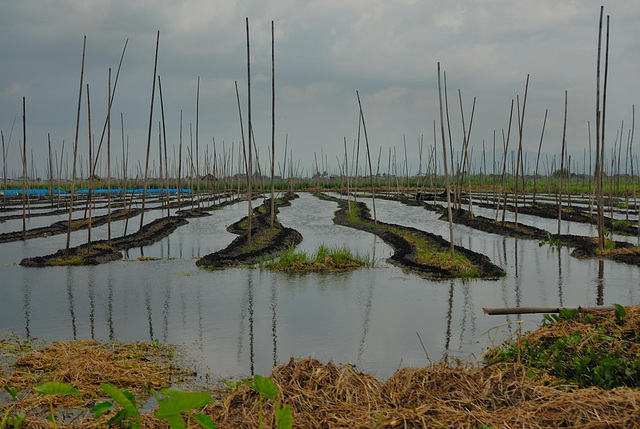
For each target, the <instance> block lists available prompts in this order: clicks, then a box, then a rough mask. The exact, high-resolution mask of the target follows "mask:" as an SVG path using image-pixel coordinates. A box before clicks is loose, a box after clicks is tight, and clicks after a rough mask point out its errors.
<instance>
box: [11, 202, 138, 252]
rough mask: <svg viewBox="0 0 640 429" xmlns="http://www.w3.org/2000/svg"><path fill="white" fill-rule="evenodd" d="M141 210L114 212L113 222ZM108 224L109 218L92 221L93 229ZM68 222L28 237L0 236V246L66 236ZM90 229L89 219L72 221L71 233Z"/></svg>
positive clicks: (31, 231) (36, 230)
mask: <svg viewBox="0 0 640 429" xmlns="http://www.w3.org/2000/svg"><path fill="white" fill-rule="evenodd" d="M140 211H141V210H140V209H131V210H126V209H121V210H114V211H113V212H112V213H111V221H112V222H114V221H118V220H122V219H126V218H128V217H133V216H137V215H139V214H140ZM107 222H108V216H107V215H103V216H96V217H93V218H92V219H91V227H92V228H94V227H98V226H101V225H104V224H106V223H107ZM67 225H68V222H67V221H66V220H61V221H58V222H54V223H52V224H51V225H49V226H43V227H40V228H33V229H29V230H27V231H26V236H23V235H22V231H12V232H6V233H4V234H0V244H2V243H10V242H12V241H20V240H28V239H30V238H41V237H48V236H51V235H58V234H66V233H67ZM88 227H89V219H76V220H72V221H71V231H79V230H81V229H87V228H88Z"/></svg>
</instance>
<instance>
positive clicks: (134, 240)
mask: <svg viewBox="0 0 640 429" xmlns="http://www.w3.org/2000/svg"><path fill="white" fill-rule="evenodd" d="M187 223H188V221H187V220H186V219H185V218H184V217H182V216H172V217H170V218H166V217H165V218H161V219H156V220H154V221H153V222H150V223H148V224H146V225H144V226H143V227H142V229H141V230H139V231H137V232H134V233H132V234H128V235H125V236H124V237H117V238H113V239H111V245H109V244H108V242H107V240H98V241H94V242H93V243H91V244H82V245H80V246H76V247H73V248H70V249H69V257H68V258H67V257H66V256H65V249H60V250H58V251H57V252H55V253H52V254H50V255H46V256H36V257H33V258H25V259H23V260H22V261H20V265H22V266H23V267H47V266H52V265H98V264H103V263H106V262H111V261H117V260H120V259H122V253H120V251H121V250H128V249H131V248H134V247H143V246H148V245H150V244H153V243H155V242H156V241H158V240H160V239H162V238H164V237H166V236H168V235H169V234H171V233H172V232H173V231H175V230H176V228H178V227H179V226H182V225H186V224H187Z"/></svg>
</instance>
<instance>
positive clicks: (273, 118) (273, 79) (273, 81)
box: [270, 21, 276, 228]
mask: <svg viewBox="0 0 640 429" xmlns="http://www.w3.org/2000/svg"><path fill="white" fill-rule="evenodd" d="M274 40H275V38H274V31H273V21H271V219H270V220H271V228H273V223H274V221H275V211H276V198H275V190H276V179H275V174H274V173H275V171H274V169H275V162H276V60H275V42H274Z"/></svg>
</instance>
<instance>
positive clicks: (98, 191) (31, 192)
mask: <svg viewBox="0 0 640 429" xmlns="http://www.w3.org/2000/svg"><path fill="white" fill-rule="evenodd" d="M91 192H92V193H93V194H106V193H107V192H108V190H107V189H94V190H92V191H91ZM121 192H122V190H121V189H112V190H111V193H112V194H119V193H121ZM180 192H181V193H183V194H190V193H192V192H193V191H191V190H190V189H182V190H181V191H180ZM76 193H78V194H88V193H89V190H87V189H80V190H78V191H76ZM126 193H127V194H142V188H138V189H127V190H126ZM161 193H162V194H166V193H167V190H166V189H147V194H161ZM169 193H170V194H177V193H178V190H177V189H175V188H174V189H171V188H170V189H169ZM6 194H7V195H10V196H11V195H22V189H9V190H7V192H6ZM48 194H49V190H48V189H29V195H48ZM53 194H54V195H58V190H57V189H54V190H53ZM65 194H68V192H67V191H60V195H65Z"/></svg>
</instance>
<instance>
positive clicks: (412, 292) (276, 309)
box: [0, 194, 640, 378]
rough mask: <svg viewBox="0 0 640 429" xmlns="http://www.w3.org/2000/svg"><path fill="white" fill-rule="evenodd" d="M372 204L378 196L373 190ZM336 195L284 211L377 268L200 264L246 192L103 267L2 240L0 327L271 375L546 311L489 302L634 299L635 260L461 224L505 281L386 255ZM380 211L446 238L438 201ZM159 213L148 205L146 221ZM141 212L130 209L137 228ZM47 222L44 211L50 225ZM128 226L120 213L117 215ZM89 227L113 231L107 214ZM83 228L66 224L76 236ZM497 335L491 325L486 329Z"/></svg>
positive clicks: (388, 362) (455, 340)
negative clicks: (292, 362)
mask: <svg viewBox="0 0 640 429" xmlns="http://www.w3.org/2000/svg"><path fill="white" fill-rule="evenodd" d="M364 201H366V202H367V203H368V204H371V200H370V199H368V200H367V199H365V200H364ZM336 208H337V205H336V204H335V203H333V202H327V201H320V200H318V199H316V198H314V197H312V196H311V195H308V194H301V197H300V198H299V199H297V200H294V201H293V202H292V206H291V207H284V208H282V209H281V213H280V215H279V217H280V219H281V222H282V223H283V224H284V225H287V226H291V227H293V228H296V229H298V230H299V231H300V232H301V233H302V234H303V236H304V240H303V242H302V243H301V244H300V246H299V248H300V249H302V250H305V251H307V252H313V251H315V250H316V249H317V246H318V245H319V244H325V245H328V246H342V245H346V246H348V247H349V248H350V249H351V250H352V251H354V252H360V253H368V254H369V255H371V256H372V257H375V258H376V260H378V261H379V262H378V264H377V267H376V268H370V269H363V270H359V271H355V272H350V273H341V274H306V275H289V274H283V273H272V272H268V271H262V270H259V269H228V270H222V271H206V270H201V269H199V268H197V267H196V266H195V260H196V259H197V258H198V257H201V256H203V255H205V254H207V253H210V252H214V251H217V250H220V249H222V248H224V247H226V246H227V245H228V244H229V243H230V242H231V240H233V239H234V238H235V235H233V234H230V233H228V232H227V231H226V229H225V227H226V225H229V224H231V223H233V222H234V221H236V220H238V219H240V218H241V217H242V216H244V215H245V214H246V209H247V207H246V203H238V204H234V205H232V206H229V207H227V208H225V209H223V210H219V211H215V212H213V214H212V216H209V217H204V218H198V219H190V220H189V224H188V225H185V226H182V227H180V228H178V229H177V230H176V231H175V232H174V233H173V234H171V235H170V236H169V237H167V238H165V239H163V240H161V241H159V242H158V243H155V244H153V245H151V246H147V247H144V248H142V249H131V250H130V251H129V252H128V255H127V256H128V258H130V259H135V258H137V257H139V256H142V255H144V256H150V257H157V258H161V259H159V260H152V261H144V262H142V261H135V260H134V261H118V262H114V263H110V264H105V265H101V266H96V267H70V268H68V267H55V268H41V269H34V268H28V269H27V268H22V267H20V266H18V265H15V264H16V263H17V262H19V261H20V260H21V259H22V258H23V257H27V256H35V255H44V254H48V253H52V252H54V251H56V250H57V249H59V248H62V247H63V246H64V243H65V240H66V238H65V237H64V236H54V237H49V238H41V239H34V240H28V241H27V242H25V243H22V242H19V243H7V244H2V245H0V329H1V330H7V331H13V332H16V333H18V334H21V335H24V336H28V337H37V338H41V339H45V340H68V339H89V338H95V339H98V340H102V341H109V340H124V341H133V340H141V341H151V340H155V339H158V340H160V341H162V342H163V343H173V344H179V345H183V346H185V347H186V350H187V352H188V353H189V354H190V355H191V356H192V357H193V358H194V359H193V363H192V365H193V366H195V367H196V368H195V369H197V370H198V371H199V372H200V373H201V374H204V373H208V374H210V375H212V376H214V377H218V376H221V377H234V376H240V375H243V376H244V375H248V374H251V373H259V374H267V373H268V372H269V371H270V369H271V368H272V367H273V365H274V364H276V363H277V362H280V361H286V360H288V359H289V358H290V357H291V356H295V357H303V356H315V357H317V358H319V359H321V360H322V361H329V360H333V361H334V362H351V363H355V364H358V365H359V366H360V367H361V368H362V369H364V370H365V371H368V372H372V373H374V374H375V375H376V376H378V377H380V378H385V377H388V376H389V375H390V374H391V373H393V372H394V371H395V370H396V369H397V368H398V367H402V366H410V365H425V364H426V363H428V360H427V357H426V356H425V353H424V351H423V349H422V345H421V344H420V341H419V339H418V336H417V335H416V333H419V334H420V337H421V338H422V341H423V342H424V346H425V348H426V350H427V352H428V355H429V358H430V359H431V360H438V359H441V358H442V357H443V356H445V355H450V356H456V357H460V358H463V359H469V360H474V359H475V358H476V357H478V356H479V355H480V354H481V353H482V352H483V350H485V349H486V348H487V347H488V346H489V345H490V344H491V340H490V337H489V335H488V334H487V332H488V331H489V330H491V329H492V328H493V327H496V326H497V325H500V324H503V323H505V322H510V323H511V325H508V326H506V327H503V328H500V329H499V330H498V339H501V338H506V337H508V336H509V335H510V334H511V333H512V332H513V331H514V330H515V329H516V323H518V322H520V321H522V323H523V324H524V327H525V328H526V329H534V328H535V327H537V326H538V324H539V321H540V320H541V318H542V316H541V315H532V316H526V317H523V318H522V319H519V318H517V317H515V316H511V317H506V316H486V315H484V314H483V312H482V307H503V306H534V305H545V306H546V305H549V306H556V305H587V304H588V305H595V304H611V303H614V302H618V303H622V304H638V303H640V269H638V268H637V267H634V266H629V265H625V264H617V263H614V262H610V261H599V260H595V259H593V260H578V259H576V258H573V257H571V256H570V254H569V253H570V252H569V250H568V249H566V248H562V249H560V250H558V249H555V248H551V247H549V246H547V245H544V246H541V247H540V246H539V245H538V242H537V241H527V240H517V239H513V238H505V237H502V236H498V235H494V234H487V233H483V232H479V231H476V230H472V229H469V228H466V227H461V226H456V227H455V231H454V234H455V240H454V241H455V243H456V244H459V245H462V246H465V247H468V248H471V249H472V250H475V251H477V252H482V253H484V254H486V255H487V256H488V257H489V258H491V260H492V261H493V262H494V263H496V264H498V265H500V266H502V267H503V268H504V269H505V270H506V271H507V276H506V277H505V278H503V279H500V280H497V281H496V280H493V281H489V280H470V281H466V282H463V281H460V280H456V281H430V280H425V279H423V278H421V277H418V276H416V275H413V274H406V273H404V272H403V271H402V270H400V269H398V268H396V267H394V266H392V265H389V264H387V263H385V262H384V259H385V258H386V257H388V256H389V255H390V254H391V249H390V248H389V246H387V245H386V244H385V243H383V242H381V241H380V239H378V238H376V237H374V236H372V235H370V234H367V233H364V232H361V231H357V230H353V229H349V228H345V227H342V226H338V225H334V224H333V222H332V218H333V213H334V211H335V210H336ZM376 209H377V214H378V217H379V219H381V220H383V221H385V222H394V223H398V224H401V225H407V226H414V227H417V228H420V229H424V230H427V231H430V232H433V233H436V234H439V235H442V236H444V237H445V238H448V234H449V232H448V224H447V223H446V222H443V221H440V220H438V219H437V216H436V215H435V214H434V213H431V212H429V211H427V210H424V209H422V208H420V207H409V206H405V205H402V204H400V203H397V202H392V201H382V200H377V201H376ZM159 216H161V214H160V213H159V212H157V211H152V212H148V213H146V214H145V221H151V220H152V219H154V218H156V217H159ZM138 223H139V218H133V219H131V220H130V221H129V230H130V231H131V230H132V228H137V225H138ZM45 224H47V223H45ZM112 228H113V231H114V234H120V233H121V232H122V231H123V229H124V222H123V221H121V222H117V223H115V224H114V225H113V227H112ZM93 236H94V237H95V238H96V239H98V238H103V237H106V226H104V227H100V228H97V229H96V230H94V232H93ZM85 240H86V231H78V232H76V233H73V234H72V245H75V244H80V243H82V242H84V241H85ZM491 334H492V336H493V334H494V332H493V331H492V332H491Z"/></svg>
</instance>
